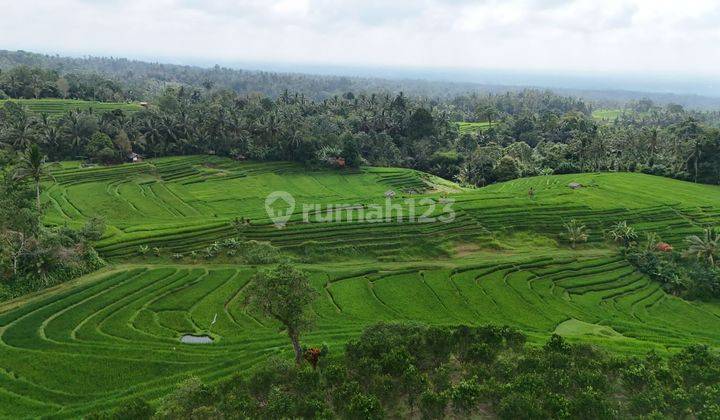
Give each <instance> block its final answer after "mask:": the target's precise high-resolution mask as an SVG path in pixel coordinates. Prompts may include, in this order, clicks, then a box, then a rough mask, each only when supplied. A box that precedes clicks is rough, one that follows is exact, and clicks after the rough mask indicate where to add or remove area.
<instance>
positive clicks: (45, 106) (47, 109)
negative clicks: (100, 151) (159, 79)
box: [0, 99, 142, 116]
mask: <svg viewBox="0 0 720 420" xmlns="http://www.w3.org/2000/svg"><path fill="white" fill-rule="evenodd" d="M8 101H12V102H17V103H19V104H21V105H22V106H25V107H27V108H28V109H29V110H30V111H32V112H35V113H37V114H48V115H50V116H56V115H61V114H64V113H65V112H67V111H70V110H74V109H82V110H85V109H93V110H95V111H97V112H108V111H112V110H115V109H121V110H123V111H126V112H136V111H139V110H140V109H142V107H141V106H140V105H139V104H135V103H125V102H97V101H81V100H76V99H6V100H0V106H2V105H3V104H4V103H5V102H8Z"/></svg>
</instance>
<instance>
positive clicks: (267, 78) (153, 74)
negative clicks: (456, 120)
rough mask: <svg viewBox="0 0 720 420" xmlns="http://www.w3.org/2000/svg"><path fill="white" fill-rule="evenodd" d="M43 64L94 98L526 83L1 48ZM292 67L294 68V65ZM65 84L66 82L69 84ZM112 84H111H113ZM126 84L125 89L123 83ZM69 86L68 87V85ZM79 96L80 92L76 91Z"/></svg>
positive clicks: (697, 99) (480, 88)
mask: <svg viewBox="0 0 720 420" xmlns="http://www.w3.org/2000/svg"><path fill="white" fill-rule="evenodd" d="M21 66H24V67H38V68H42V69H44V70H49V71H52V72H54V73H56V74H57V75H58V76H59V77H64V78H65V79H67V81H68V82H69V83H72V82H71V80H73V79H74V80H76V81H78V82H80V83H82V84H84V85H86V86H87V85H92V84H95V85H96V86H97V87H101V86H103V85H104V87H105V88H108V89H109V90H108V89H96V90H95V91H93V90H90V91H85V94H87V96H84V97H82V99H91V100H111V99H109V98H112V100H120V98H125V99H129V100H150V99H152V98H153V97H155V96H157V95H158V94H160V93H161V92H162V91H163V90H165V89H166V88H168V87H180V86H185V87H191V88H200V89H204V88H210V87H213V88H218V89H226V90H232V91H234V92H236V93H239V94H252V93H259V94H262V95H264V96H268V97H270V98H277V97H278V96H280V95H282V94H283V93H284V92H285V91H291V92H297V93H298V94H302V95H304V96H305V97H306V98H309V99H313V100H323V99H330V98H332V97H333V96H336V95H342V94H343V93H345V92H354V93H355V94H359V93H365V94H372V93H375V94H383V93H389V94H391V95H396V94H398V93H400V92H404V93H405V94H406V95H409V96H415V97H426V98H435V99H441V100H451V99H453V98H455V97H457V96H461V95H465V94H467V93H469V92H471V93H475V94H480V95H487V94H502V93H505V92H519V91H521V90H523V89H524V88H525V87H523V86H511V85H498V84H483V83H469V82H451V81H440V80H434V81H429V80H421V79H416V78H410V77H406V78H397V79H383V78H376V77H349V76H332V75H330V76H328V75H316V74H309V73H304V72H302V71H295V72H271V71H256V70H241V69H235V68H228V67H221V66H219V65H215V66H213V67H210V68H207V67H199V66H190V65H177V64H164V63H162V64H161V63H155V62H152V63H151V62H144V61H139V60H129V59H126V58H113V57H92V56H89V57H82V58H71V57H62V56H57V55H44V54H37V53H32V52H26V51H6V50H0V71H6V70H10V69H13V68H16V67H21ZM290 68H292V67H290ZM63 84H64V83H63ZM108 85H111V86H108ZM118 87H119V88H120V89H119V90H118V89H117V88H118ZM63 90H64V89H63ZM553 92H555V93H556V94H559V95H562V96H574V97H579V98H583V99H584V100H586V101H591V102H593V103H594V104H596V105H597V106H602V107H612V108H614V107H617V106H619V105H621V104H624V103H627V102H629V101H633V100H640V99H642V98H645V97H647V98H650V99H651V100H653V101H654V102H656V103H658V104H662V105H666V104H669V103H678V104H682V105H683V106H685V107H687V108H692V109H704V110H710V109H717V108H718V107H719V106H720V99H718V98H714V97H704V96H698V95H680V94H672V93H657V92H635V91H624V90H583V89H562V88H554V89H553ZM73 97H75V96H73Z"/></svg>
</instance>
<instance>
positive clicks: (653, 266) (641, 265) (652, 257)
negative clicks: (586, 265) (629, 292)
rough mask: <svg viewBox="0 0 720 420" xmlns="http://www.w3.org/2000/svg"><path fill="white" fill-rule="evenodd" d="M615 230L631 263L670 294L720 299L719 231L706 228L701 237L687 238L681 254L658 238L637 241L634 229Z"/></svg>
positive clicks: (624, 226)
mask: <svg viewBox="0 0 720 420" xmlns="http://www.w3.org/2000/svg"><path fill="white" fill-rule="evenodd" d="M614 230H615V231H616V232H615V233H616V235H615V237H616V238H618V240H617V241H618V243H620V244H621V245H623V252H624V253H625V255H626V256H627V258H628V260H629V261H630V262H631V263H633V264H634V265H635V266H636V267H637V268H638V269H639V270H640V271H641V272H643V273H645V274H647V275H648V276H649V277H650V278H651V279H652V280H655V281H657V282H659V283H661V284H662V286H663V288H664V289H665V291H667V292H668V293H671V294H673V295H676V296H682V297H684V298H688V299H708V300H709V299H717V298H720V267H718V258H720V231H718V229H716V228H705V229H704V230H703V233H702V234H701V235H690V236H688V237H686V238H685V247H684V250H681V251H679V250H675V249H674V248H673V247H672V246H670V245H669V244H667V243H664V242H662V241H661V240H660V237H659V236H658V235H657V234H648V235H646V238H645V240H644V241H642V240H638V235H637V234H636V233H635V231H634V229H632V227H630V226H628V225H627V224H626V223H619V224H617V225H616V226H615V229H614ZM621 233H624V235H623V234H621Z"/></svg>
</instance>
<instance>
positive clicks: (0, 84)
mask: <svg viewBox="0 0 720 420" xmlns="http://www.w3.org/2000/svg"><path fill="white" fill-rule="evenodd" d="M7 98H15V99H41V98H62V99H84V100H90V101H105V102H113V101H115V102H119V101H125V100H127V99H130V98H129V97H128V95H127V94H126V93H125V92H124V90H123V88H122V86H121V84H120V83H118V82H116V81H114V80H112V79H109V78H106V77H102V76H100V75H98V74H95V73H66V74H60V73H59V72H58V71H56V70H50V69H44V68H42V67H30V66H25V65H21V66H17V67H12V68H10V69H7V70H5V71H0V99H7Z"/></svg>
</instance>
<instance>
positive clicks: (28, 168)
mask: <svg viewBox="0 0 720 420" xmlns="http://www.w3.org/2000/svg"><path fill="white" fill-rule="evenodd" d="M46 160H47V156H45V155H43V154H42V152H41V151H40V147H38V145H37V144H33V145H31V146H30V147H28V149H27V150H26V151H25V154H24V155H23V156H22V157H21V158H20V162H19V163H18V166H17V168H16V169H15V178H16V179H32V180H33V182H35V199H36V200H37V202H36V204H37V209H38V211H40V181H41V180H42V178H43V176H45V175H47V174H48V171H47V167H48V165H47V164H46Z"/></svg>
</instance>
